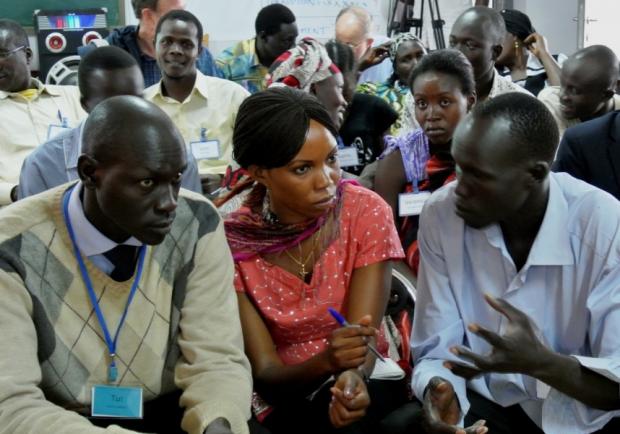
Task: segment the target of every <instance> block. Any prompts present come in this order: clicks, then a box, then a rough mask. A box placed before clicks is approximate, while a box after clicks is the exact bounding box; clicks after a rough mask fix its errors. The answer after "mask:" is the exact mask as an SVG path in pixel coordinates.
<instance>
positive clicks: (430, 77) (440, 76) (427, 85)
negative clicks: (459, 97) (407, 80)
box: [413, 71, 461, 94]
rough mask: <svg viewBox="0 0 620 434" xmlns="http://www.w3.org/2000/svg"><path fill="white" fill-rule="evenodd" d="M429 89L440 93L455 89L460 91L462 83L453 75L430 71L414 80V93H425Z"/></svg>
mask: <svg viewBox="0 0 620 434" xmlns="http://www.w3.org/2000/svg"><path fill="white" fill-rule="evenodd" d="M429 90H432V91H436V92H439V93H447V92H453V91H454V90H459V91H460V90H461V83H460V81H459V80H458V79H457V78H456V77H454V76H453V75H450V74H444V73H442V72H437V71H428V72H425V73H424V74H420V75H419V76H417V77H416V79H415V81H414V82H413V93H414V94H419V93H425V92H427V91H429Z"/></svg>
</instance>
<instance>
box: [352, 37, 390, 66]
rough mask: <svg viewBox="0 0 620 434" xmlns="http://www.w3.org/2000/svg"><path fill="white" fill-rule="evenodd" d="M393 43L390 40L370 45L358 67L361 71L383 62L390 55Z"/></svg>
mask: <svg viewBox="0 0 620 434" xmlns="http://www.w3.org/2000/svg"><path fill="white" fill-rule="evenodd" d="M391 45H392V41H388V42H385V43H383V44H381V45H377V46H376V47H370V48H369V49H368V51H366V54H364V55H363V56H362V58H361V59H360V63H359V66H358V69H359V70H360V71H364V70H366V69H368V68H370V67H371V66H375V65H378V64H379V63H381V62H383V61H384V60H385V59H386V58H387V57H389V55H390V46H391Z"/></svg>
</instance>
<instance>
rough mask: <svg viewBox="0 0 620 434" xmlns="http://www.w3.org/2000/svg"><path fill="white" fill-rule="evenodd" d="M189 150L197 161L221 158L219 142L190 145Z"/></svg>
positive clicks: (207, 141)
mask: <svg viewBox="0 0 620 434" xmlns="http://www.w3.org/2000/svg"><path fill="white" fill-rule="evenodd" d="M189 148H190V150H191V151H192V154H193V155H194V158H195V159H196V160H213V159H218V158H220V141H219V140H206V141H204V142H192V143H190V144H189Z"/></svg>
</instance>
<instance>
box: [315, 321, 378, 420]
mask: <svg viewBox="0 0 620 434" xmlns="http://www.w3.org/2000/svg"><path fill="white" fill-rule="evenodd" d="M371 320H372V318H371V316H370V315H365V316H364V317H362V318H361V319H360V320H359V321H358V322H357V324H355V325H351V326H348V327H340V328H338V329H335V330H334V331H333V332H332V333H331V336H330V338H329V345H328V348H327V351H326V352H325V356H326V362H327V363H328V366H329V370H330V371H331V372H333V373H334V374H335V375H336V382H335V384H334V385H333V386H332V387H331V389H330V391H331V393H332V400H331V402H330V404H329V419H330V421H331V423H332V425H333V426H335V427H336V428H340V427H343V426H346V425H349V424H351V423H353V422H355V421H357V420H359V419H361V418H362V417H364V415H365V414H366V409H367V408H368V406H369V405H370V396H369V395H368V389H367V388H366V383H365V381H364V374H363V373H362V371H361V370H360V369H361V368H362V366H363V365H364V363H365V362H366V354H367V353H368V342H369V340H370V339H371V338H372V337H375V336H376V334H377V330H376V329H375V328H374V327H371V325H370V324H371Z"/></svg>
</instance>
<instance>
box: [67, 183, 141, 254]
mask: <svg viewBox="0 0 620 434" xmlns="http://www.w3.org/2000/svg"><path fill="white" fill-rule="evenodd" d="M82 188H83V187H82V183H81V182H79V183H77V184H76V186H75V187H74V188H73V190H72V191H71V197H70V198H69V207H68V208H69V209H68V213H69V219H70V220H71V226H72V227H73V232H74V234H75V242H76V243H77V246H78V249H80V252H81V253H82V255H84V256H86V257H89V256H94V255H100V254H103V253H105V252H107V251H108V250H111V249H113V248H114V247H116V246H118V245H119V244H127V245H130V246H141V245H142V243H141V242H140V241H139V240H137V239H136V238H135V237H131V238H129V239H127V240H126V241H124V242H122V243H116V242H114V241H112V240H111V239H109V238H108V237H106V236H105V235H103V234H102V233H101V232H100V231H99V230H98V229H97V228H96V227H95V226H93V224H92V223H91V222H89V221H88V219H87V218H86V215H85V214H84V208H83V205H82V201H81V200H80V192H81V191H82Z"/></svg>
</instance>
